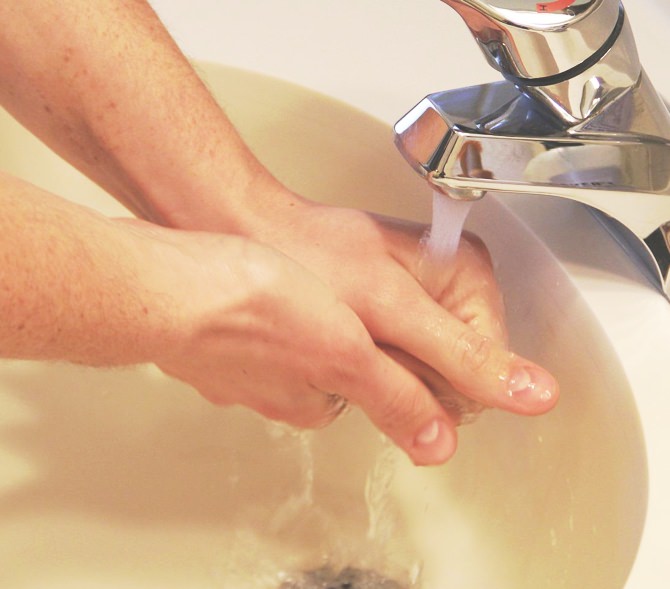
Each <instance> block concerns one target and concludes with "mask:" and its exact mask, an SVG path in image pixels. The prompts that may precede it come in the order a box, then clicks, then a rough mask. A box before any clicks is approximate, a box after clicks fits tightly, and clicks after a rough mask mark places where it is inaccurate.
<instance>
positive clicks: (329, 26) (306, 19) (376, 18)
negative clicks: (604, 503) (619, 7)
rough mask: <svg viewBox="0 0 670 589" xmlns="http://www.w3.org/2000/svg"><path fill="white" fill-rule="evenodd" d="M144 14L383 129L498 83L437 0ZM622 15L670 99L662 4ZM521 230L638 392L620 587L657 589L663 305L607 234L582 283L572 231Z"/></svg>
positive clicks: (191, 50)
mask: <svg viewBox="0 0 670 589" xmlns="http://www.w3.org/2000/svg"><path fill="white" fill-rule="evenodd" d="M152 4H153V6H154V8H155V9H156V11H157V12H158V14H159V16H161V18H162V19H163V20H164V22H165V23H166V25H167V27H168V29H169V30H170V31H171V32H172V34H173V36H174V37H175V38H176V40H177V42H178V43H179V44H180V46H181V47H182V49H183V50H184V52H185V53H186V54H187V55H189V56H190V57H192V58H195V59H199V60H205V61H212V62H218V63H223V64H228V65H233V66H236V67H240V68H245V69H249V70H252V71H256V72H260V73H265V74H269V75H272V76H275V77H279V78H282V79H285V80H288V81H292V82H295V83H298V84H300V85H303V86H306V87H309V88H312V89H314V90H317V91H320V92H323V93H325V94H328V95H330V96H332V97H335V98H337V99H340V100H343V101H345V102H347V103H349V104H351V105H353V106H355V107H358V108H359V109H361V110H363V111H366V112H368V113H370V114H372V115H374V116H375V117H377V118H378V119H381V120H382V121H384V122H387V123H389V125H391V124H392V123H393V122H395V121H396V120H397V119H398V118H399V117H400V116H401V115H402V114H404V112H406V111H407V110H408V109H409V108H410V107H411V106H413V105H414V104H415V103H416V102H418V100H419V99H421V98H422V97H423V96H424V95H426V94H428V93H431V92H435V91H438V90H446V89H450V88H456V87H461V86H467V85H473V84H480V83H484V82H489V81H495V80H497V79H499V78H498V76H497V74H496V72H494V71H493V70H491V69H490V68H489V67H488V66H486V64H485V63H484V59H483V57H482V56H481V54H480V53H479V51H478V49H477V48H476V46H475V45H474V42H473V41H472V39H471V37H470V35H469V33H468V31H467V30H466V28H465V26H464V25H463V23H462V22H461V21H460V19H459V18H458V17H457V16H456V14H455V13H453V12H452V11H451V10H450V9H449V8H448V7H446V6H445V5H443V4H442V3H441V2H438V1H437V0H421V1H419V0H386V1H385V2H382V1H380V0H348V1H347V0H341V1H339V2H326V1H322V2H306V1H305V0H284V1H282V2H278V1H276V0H245V2H242V3H239V2H232V1H228V2H226V1H223V0H191V1H190V2H185V1H181V0H153V2H152ZM626 9H627V13H628V15H629V18H630V20H631V23H632V26H633V29H634V30H635V31H636V37H637V41H638V49H639V51H640V54H641V57H642V60H643V63H644V65H645V68H646V70H647V72H648V73H649V74H650V77H651V79H652V80H653V81H654V83H655V85H656V87H657V89H658V90H659V91H660V92H661V93H663V94H664V95H665V96H669V97H670V74H668V67H667V57H666V53H667V49H666V45H665V39H666V34H665V31H666V30H667V29H668V27H670V4H668V3H667V1H666V0H628V2H627V4H626ZM529 223H530V224H531V226H532V227H533V229H534V230H535V231H536V232H537V233H538V234H539V235H540V236H541V237H542V238H543V239H545V241H546V243H547V245H548V246H549V247H550V248H552V249H553V251H554V252H555V254H556V255H557V256H558V257H559V259H561V260H562V261H563V262H564V263H565V266H566V268H567V269H568V271H569V273H570V275H571V276H572V277H573V279H574V280H575V282H576V283H577V285H578V287H579V289H580V290H581V291H582V293H583V294H584V297H585V298H586V300H587V302H588V303H589V304H590V306H591V307H592V309H593V312H594V313H595V314H596V316H597V317H598V318H599V319H600V321H601V322H602V324H603V326H604V329H605V331H606V332H607V333H608V335H609V336H610V338H611V340H612V343H613V345H614V348H615V349H616V351H617V353H618V354H619V356H620V358H621V361H622V364H623V366H624V369H625V371H626V373H627V375H628V377H629V379H630V382H631V385H632V388H633V390H635V391H637V392H638V393H637V395H638V396H637V402H638V408H639V412H640V416H641V420H642V424H643V428H644V431H645V437H646V441H647V448H648V458H649V471H650V473H649V476H650V497H649V507H648V518H647V524H646V529H645V533H644V537H643V541H642V546H641V549H640V553H639V557H638V560H637V562H636V565H635V567H634V569H633V572H632V574H631V578H630V580H629V583H628V584H627V586H626V587H627V589H654V588H656V587H659V588H660V587H666V586H667V585H668V580H670V570H668V566H667V564H666V560H667V557H666V553H667V540H666V534H667V532H666V530H669V529H670V502H669V501H668V500H667V498H668V497H670V465H669V464H668V462H669V461H670V459H669V458H668V450H670V430H669V429H668V423H670V395H669V394H668V393H670V371H669V370H668V368H667V366H668V363H670V305H669V304H668V303H667V301H665V299H663V298H662V297H661V296H660V295H659V294H658V293H657V292H655V291H654V290H652V289H651V288H649V286H648V285H647V284H646V283H645V281H644V279H642V278H641V276H640V275H639V274H638V272H637V271H636V269H635V268H632V267H630V265H629V263H628V261H627V260H626V259H625V258H624V257H622V256H621V255H620V252H619V251H618V249H616V246H614V247H613V245H612V243H611V241H609V238H608V237H606V236H604V234H603V238H602V240H600V241H599V242H598V243H599V244H600V245H599V246H598V243H596V246H598V247H600V248H601V249H602V251H601V252H599V254H600V255H602V256H607V257H611V258H612V259H613V262H612V263H613V264H615V265H618V275H611V274H603V273H595V274H594V273H593V272H590V269H589V267H588V264H586V265H585V264H584V262H583V260H581V258H580V256H579V249H583V248H580V246H581V243H582V242H581V240H580V237H578V235H572V238H571V239H570V240H565V239H564V235H565V234H566V232H567V231H568V230H569V228H567V227H560V226H555V225H554V224H553V223H551V222H550V221H549V219H547V218H546V215H545V216H544V217H543V215H542V213H541V211H540V212H537V211H535V212H533V213H531V214H530V217H529ZM577 240H580V241H579V243H578V241H577ZM589 243H590V244H591V242H589ZM570 244H572V246H570ZM575 244H577V247H575ZM591 245H592V244H591ZM595 255H597V254H595Z"/></svg>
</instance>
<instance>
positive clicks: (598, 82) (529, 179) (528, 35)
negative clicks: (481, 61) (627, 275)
mask: <svg viewBox="0 0 670 589" xmlns="http://www.w3.org/2000/svg"><path fill="white" fill-rule="evenodd" d="M442 1H443V2H444V3H445V4H448V5H449V6H451V7H452V8H453V9H454V10H456V11H457V12H458V13H459V15H460V16H461V17H462V18H463V19H464V20H465V22H466V24H467V25H468V27H469V28H470V30H471V32H472V34H473V35H474V37H475V39H476V41H477V43H478V44H479V46H480V48H481V49H482V51H483V52H484V55H485V56H486V58H487V60H488V62H489V63H490V64H491V65H492V66H493V67H495V68H496V69H497V70H498V71H500V72H501V73H502V75H503V76H504V78H505V81H501V82H497V83H494V84H484V85H481V86H475V87H471V88H464V89H458V90H452V91H447V92H438V93H436V94H432V95H430V96H428V97H426V98H425V99H423V100H422V101H421V102H419V104H417V105H416V106H415V107H414V108H413V109H412V110H410V112H409V113H407V114H406V115H405V116H404V117H403V118H402V119H400V120H399V121H398V122H397V123H396V125H395V133H396V145H397V146H398V148H399V149H400V151H401V152H402V154H403V155H404V156H405V158H406V159H407V160H408V162H409V163H410V164H411V165H412V166H413V167H414V168H415V169H416V170H417V171H418V172H419V173H421V174H422V175H423V176H424V177H426V179H427V180H428V181H429V182H430V183H431V184H432V185H433V187H434V188H435V189H436V190H438V191H441V192H443V193H445V194H448V195H449V196H451V197H452V198H460V199H477V198H481V197H482V196H484V195H485V194H486V193H487V192H493V193H505V192H508V193H526V194H537V195H553V196H560V197H564V198H569V199H572V200H576V201H579V202H582V203H585V204H588V205H590V206H591V207H593V208H595V209H597V210H599V211H601V212H602V213H605V214H606V215H601V217H602V218H603V219H605V220H606V224H607V225H608V228H610V229H611V230H612V232H613V234H614V235H615V236H616V237H617V238H618V239H619V241H620V242H622V244H625V245H626V247H627V248H628V249H630V250H631V251H633V252H634V253H635V255H636V256H638V257H640V258H641V259H642V260H644V262H645V266H646V267H647V268H648V269H649V270H650V271H651V275H652V278H653V280H654V282H655V283H656V284H658V285H659V286H660V287H661V289H662V290H663V292H664V293H665V294H666V296H670V139H669V138H670V113H669V112H668V109H667V108H666V105H665V104H664V102H663V101H662V100H661V99H660V98H659V96H658V95H657V93H656V91H655V90H654V88H653V86H652V85H651V82H650V81H649V79H648V77H647V75H646V74H645V72H644V71H643V69H642V67H641V65H640V61H639V58H638V55H637V51H636V48H635V41H634V38H633V34H632V30H631V27H630V24H629V22H628V19H627V17H626V13H625V11H624V8H623V5H622V4H621V3H620V2H619V1H618V0H545V1H537V0H489V1H488V2H484V1H483V0H442ZM473 161H476V162H477V165H472V162H473Z"/></svg>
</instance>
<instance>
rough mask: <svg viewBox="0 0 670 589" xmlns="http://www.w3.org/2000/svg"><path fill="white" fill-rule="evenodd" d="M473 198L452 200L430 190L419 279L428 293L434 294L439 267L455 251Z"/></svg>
mask: <svg viewBox="0 0 670 589" xmlns="http://www.w3.org/2000/svg"><path fill="white" fill-rule="evenodd" d="M472 204H473V201H469V200H456V199H454V198H451V197H449V196H445V195H444V194H441V193H439V192H437V191H435V192H434V193H433V220H432V225H431V227H430V230H429V232H428V233H427V235H426V236H425V237H424V239H423V241H422V248H423V257H422V259H421V267H420V276H419V278H420V280H421V283H422V284H423V285H424V288H425V289H426V290H427V291H428V292H429V293H430V294H432V295H436V294H437V292H436V291H437V290H438V287H439V282H438V279H439V272H440V268H442V267H444V265H445V264H447V263H449V261H450V260H451V259H452V258H453V257H454V256H455V255H456V252H457V251H458V244H459V243H460V241H461V234H462V232H463V225H464V224H465V220H466V218H467V216H468V213H469V212H470V209H471V207H472Z"/></svg>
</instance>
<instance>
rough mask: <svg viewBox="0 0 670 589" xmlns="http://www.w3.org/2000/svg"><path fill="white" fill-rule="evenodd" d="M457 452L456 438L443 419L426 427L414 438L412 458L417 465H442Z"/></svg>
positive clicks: (436, 420)
mask: <svg viewBox="0 0 670 589" xmlns="http://www.w3.org/2000/svg"><path fill="white" fill-rule="evenodd" d="M455 451H456V437H455V435H454V433H453V432H452V430H451V429H450V428H449V426H448V425H447V424H446V423H445V422H444V421H442V420H441V419H434V420H433V421H431V422H430V423H428V424H427V425H426V426H424V427H423V428H422V429H421V430H420V431H419V433H418V434H417V435H416V437H415V438H414V447H413V448H412V451H411V458H412V460H413V461H414V463H415V464H417V465H428V464H442V463H443V462H446V461H447V460H448V459H449V458H451V456H452V455H453V453H454V452H455Z"/></svg>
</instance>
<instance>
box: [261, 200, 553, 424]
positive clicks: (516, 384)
mask: <svg viewBox="0 0 670 589" xmlns="http://www.w3.org/2000/svg"><path fill="white" fill-rule="evenodd" d="M425 231H426V227H424V226H420V225H416V224H409V223H403V222H399V221H395V220H390V219H382V218H379V217H375V216H372V215H370V214H367V213H364V212H362V211H357V210H351V209H341V208H334V207H326V206H321V205H315V204H313V203H309V202H307V201H303V200H299V201H298V202H297V204H296V203H294V204H293V206H291V207H290V209H286V212H284V217H283V218H278V219H275V222H274V223H273V224H272V227H268V228H267V229H266V230H265V231H264V232H263V238H264V239H265V240H267V241H268V242H269V243H270V244H271V245H273V246H275V247H277V248H279V249H280V250H282V251H284V252H285V253H287V254H288V255H289V256H291V257H292V258H294V259H296V260H298V261H299V262H301V263H302V264H304V265H305V266H306V267H307V268H310V269H311V270H312V271H313V272H314V273H315V274H317V275H318V276H320V277H321V278H322V279H323V280H324V281H325V282H326V283H327V284H329V285H330V286H331V287H332V288H333V289H334V290H335V292H336V293H337V294H338V295H339V297H340V298H341V300H343V301H344V302H346V303H347V304H348V305H349V306H350V307H351V308H352V309H353V310H354V311H355V312H356V313H357V315H358V316H359V317H360V319H361V321H362V322H363V324H364V325H365V327H366V328H367V329H368V331H369V333H370V334H371V336H372V337H373V339H374V340H375V342H377V343H378V344H380V345H384V346H390V347H392V348H394V349H396V350H400V351H401V352H403V353H404V356H405V359H406V360H407V358H408V357H410V358H412V360H411V362H410V363H411V364H412V367H413V368H417V367H418V366H424V370H423V372H424V373H425V374H430V375H432V376H430V377H429V378H430V379H431V380H432V382H433V383H436V382H438V380H437V379H436V375H437V376H439V377H441V378H442V379H444V380H446V381H447V382H448V383H450V384H451V385H452V386H453V387H454V388H455V389H456V390H458V391H459V392H461V393H462V394H464V395H466V396H467V397H469V398H471V399H473V400H475V401H476V402H478V403H480V404H482V405H484V406H489V407H498V408H501V409H505V410H508V411H512V412H515V413H520V414H526V415H533V414H538V413H543V412H545V411H547V410H549V409H550V408H551V407H553V405H554V404H555V402H556V401H557V397H558V386H557V384H556V382H555V381H554V379H553V377H552V376H551V375H550V374H548V373H547V372H546V371H545V370H544V369H542V368H541V367H539V366H538V365H536V364H534V363H533V362H530V361H528V360H526V359H524V358H521V357H519V356H516V355H515V354H513V353H511V352H509V351H508V350H507V347H506V333H505V327H504V312H503V305H502V302H501V295H500V293H499V291H498V288H497V284H496V281H495V279H494V276H493V270H492V267H491V262H490V259H489V256H488V253H487V251H486V248H485V247H484V245H483V243H482V242H481V241H480V240H478V239H476V238H474V237H473V236H471V235H467V236H465V238H464V239H463V240H462V241H461V245H460V247H459V250H458V252H457V254H456V256H455V258H454V259H453V261H452V263H450V264H448V265H446V266H444V265H443V266H439V265H435V264H434V263H431V262H430V260H428V259H427V258H426V256H425V255H424V252H423V248H422V247H421V239H422V237H423V236H424V233H425ZM427 276H430V285H429V288H430V293H429V292H427V290H426V288H425V287H424V284H423V282H425V280H426V277H427ZM426 284H427V283H426ZM405 363H406V364H407V363H408V362H405ZM405 400H407V399H405ZM385 403H386V415H385V416H384V418H383V420H382V421H381V422H377V423H378V425H380V427H382V428H383V429H386V430H387V431H388V430H393V429H394V428H395V427H400V426H401V425H404V424H406V423H408V422H414V423H417V424H418V423H419V422H421V421H423V420H422V419H421V418H420V417H419V414H418V410H417V408H416V407H413V406H412V404H411V403H410V404H409V405H404V406H403V405H401V404H400V403H398V402H396V400H394V399H393V397H392V396H390V395H389V396H388V397H387V399H386V400H385ZM363 408H364V409H366V410H368V409H369V405H367V404H363Z"/></svg>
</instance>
